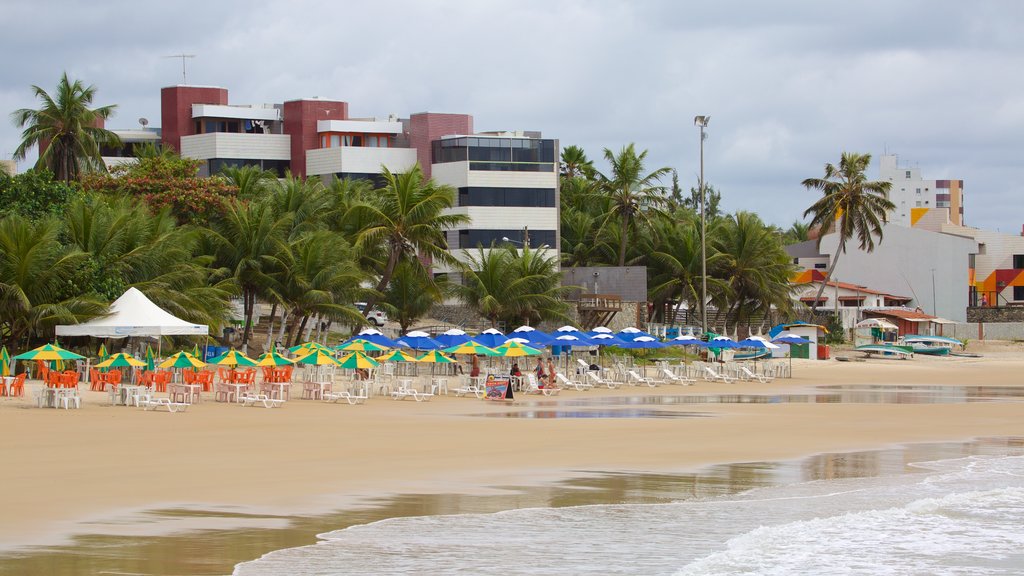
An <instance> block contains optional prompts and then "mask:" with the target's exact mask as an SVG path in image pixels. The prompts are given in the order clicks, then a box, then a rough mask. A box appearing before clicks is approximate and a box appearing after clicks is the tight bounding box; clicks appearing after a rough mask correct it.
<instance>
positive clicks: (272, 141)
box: [181, 132, 292, 160]
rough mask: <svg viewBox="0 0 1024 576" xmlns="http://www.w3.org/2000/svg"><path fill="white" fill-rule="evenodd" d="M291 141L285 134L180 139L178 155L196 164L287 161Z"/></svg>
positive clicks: (221, 134) (214, 134)
mask: <svg viewBox="0 0 1024 576" xmlns="http://www.w3.org/2000/svg"><path fill="white" fill-rule="evenodd" d="M291 141H292V140H291V136H289V135H288V134H242V133H237V132H211V133H209V134H196V135H193V136H184V137H182V139H181V155H182V156H183V157H186V158H196V159H199V160H210V159H213V158H223V159H245V160H291V158H292V151H291Z"/></svg>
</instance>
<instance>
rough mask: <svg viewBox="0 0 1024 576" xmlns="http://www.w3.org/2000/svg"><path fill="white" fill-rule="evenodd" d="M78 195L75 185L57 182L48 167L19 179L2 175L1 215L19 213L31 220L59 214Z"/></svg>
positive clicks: (3, 173)
mask: <svg viewBox="0 0 1024 576" xmlns="http://www.w3.org/2000/svg"><path fill="white" fill-rule="evenodd" d="M77 194H78V190H77V189H76V188H75V187H74V185H71V184H68V183H66V182H62V181H60V180H54V179H53V174H52V173H51V172H50V171H49V170H47V169H45V168H43V169H39V170H29V171H27V172H23V173H21V174H17V175H15V176H8V175H7V173H6V172H0V215H2V214H19V215H21V216H25V217H26V218H28V219H30V220H38V219H40V218H44V217H45V216H47V215H59V214H62V213H63V212H64V209H65V207H67V203H68V201H70V200H71V199H72V198H74V197H75V196H76V195H77Z"/></svg>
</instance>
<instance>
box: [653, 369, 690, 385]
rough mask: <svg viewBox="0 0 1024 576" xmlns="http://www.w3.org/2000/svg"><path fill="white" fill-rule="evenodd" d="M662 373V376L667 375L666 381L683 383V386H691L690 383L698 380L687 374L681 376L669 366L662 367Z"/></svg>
mask: <svg viewBox="0 0 1024 576" xmlns="http://www.w3.org/2000/svg"><path fill="white" fill-rule="evenodd" d="M661 374H662V376H664V377H665V381H666V382H669V383H671V384H682V385H683V386H689V385H690V384H693V383H694V382H696V380H694V379H693V378H690V377H689V376H686V375H683V376H679V375H678V374H676V373H674V372H672V371H671V370H669V369H668V368H662V369H661Z"/></svg>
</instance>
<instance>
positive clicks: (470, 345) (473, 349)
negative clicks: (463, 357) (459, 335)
mask: <svg viewBox="0 0 1024 576" xmlns="http://www.w3.org/2000/svg"><path fill="white" fill-rule="evenodd" d="M444 351H445V352H447V353H449V354H476V355H479V356H501V353H500V352H498V351H497V350H495V349H494V348H488V347H487V346H484V345H483V344H479V343H477V342H473V341H472V340H470V341H468V342H463V343H462V344H458V345H455V346H452V347H451V348H445V349H444Z"/></svg>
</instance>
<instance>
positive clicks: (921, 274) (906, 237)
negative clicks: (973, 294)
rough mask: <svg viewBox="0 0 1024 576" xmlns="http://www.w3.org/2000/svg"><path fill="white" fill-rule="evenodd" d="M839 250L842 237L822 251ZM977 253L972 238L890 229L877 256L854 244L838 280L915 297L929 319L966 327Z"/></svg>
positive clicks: (829, 238)
mask: <svg viewBox="0 0 1024 576" xmlns="http://www.w3.org/2000/svg"><path fill="white" fill-rule="evenodd" d="M838 244H839V237H838V235H836V234H827V235H826V236H825V237H824V238H823V239H822V242H821V251H822V252H823V253H825V254H835V253H836V251H837V247H838ZM976 251H977V243H976V242H975V241H974V240H971V239H969V238H963V237H960V236H952V235H949V234H941V233H937V232H929V231H927V230H919V229H915V228H905V227H903V226H898V225H895V224H888V225H886V226H885V227H884V228H883V238H882V240H881V241H877V240H876V242H875V251H874V252H872V253H867V252H863V251H861V250H858V249H857V244H856V239H855V238H854V239H851V241H850V242H849V244H848V245H847V249H846V252H845V253H844V254H841V255H840V256H839V262H838V263H837V264H836V271H835V274H834V275H833V280H837V281H841V282H851V283H854V284H860V285H863V286H869V287H870V288H871V289H873V290H878V291H880V292H888V293H890V294H899V295H908V296H911V297H913V302H912V306H920V307H921V309H922V311H924V312H925V313H927V314H932V313H933V312H934V315H935V316H940V317H942V318H948V319H950V320H956V321H959V322H965V321H966V320H967V312H966V309H967V305H968V287H969V286H970V284H969V280H970V279H969V276H968V265H969V261H970V259H969V255H970V254H971V253H973V252H976ZM933 270H934V272H933ZM933 278H934V283H933V280H932V279H933ZM933 286H934V293H935V299H934V300H933V298H932V293H933Z"/></svg>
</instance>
